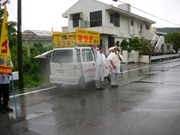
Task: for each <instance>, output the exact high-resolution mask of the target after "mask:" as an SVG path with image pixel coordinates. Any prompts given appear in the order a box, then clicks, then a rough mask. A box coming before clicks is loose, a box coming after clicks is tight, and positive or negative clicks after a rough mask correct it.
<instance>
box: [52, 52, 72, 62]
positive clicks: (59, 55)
mask: <svg viewBox="0 0 180 135" xmlns="http://www.w3.org/2000/svg"><path fill="white" fill-rule="evenodd" d="M52 62H54V63H72V62H73V51H72V50H55V51H54V52H53V56H52Z"/></svg>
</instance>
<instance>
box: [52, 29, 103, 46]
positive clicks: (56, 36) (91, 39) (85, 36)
mask: <svg viewBox="0 0 180 135" xmlns="http://www.w3.org/2000/svg"><path fill="white" fill-rule="evenodd" d="M53 42H54V48H59V47H73V46H76V45H100V33H99V32H97V31H92V30H83V29H76V31H75V32H74V33H63V32H53Z"/></svg>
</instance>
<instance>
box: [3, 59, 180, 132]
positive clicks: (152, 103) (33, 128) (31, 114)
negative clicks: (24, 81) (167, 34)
mask: <svg viewBox="0 0 180 135" xmlns="http://www.w3.org/2000/svg"><path fill="white" fill-rule="evenodd" d="M123 69H124V70H123V73H122V74H120V75H119V78H118V80H119V85H120V87H119V88H116V89H111V88H110V86H109V83H108V81H106V89H105V90H104V91H96V90H95V87H94V86H93V84H91V85H89V86H88V88H87V89H86V90H83V91H82V90H79V89H78V88H75V87H68V86H65V87H64V89H63V90H60V89H57V88H55V87H54V86H53V85H44V86H42V87H39V88H34V89H25V94H22V95H19V94H17V107H18V117H16V116H17V114H16V113H15V111H14V112H13V113H9V114H6V115H2V114H0V135H180V79H179V77H180V59H174V60H169V61H162V62H156V63H155V62H153V63H151V64H128V65H123ZM37 90H38V91H37ZM10 106H11V107H14V105H13V98H11V99H10Z"/></svg>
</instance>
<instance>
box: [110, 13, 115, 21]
mask: <svg viewBox="0 0 180 135" xmlns="http://www.w3.org/2000/svg"><path fill="white" fill-rule="evenodd" d="M110 23H114V14H112V13H111V14H110Z"/></svg>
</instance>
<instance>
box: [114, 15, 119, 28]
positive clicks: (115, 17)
mask: <svg viewBox="0 0 180 135" xmlns="http://www.w3.org/2000/svg"><path fill="white" fill-rule="evenodd" d="M114 26H117V27H119V26H120V16H119V14H116V13H114Z"/></svg>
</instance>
